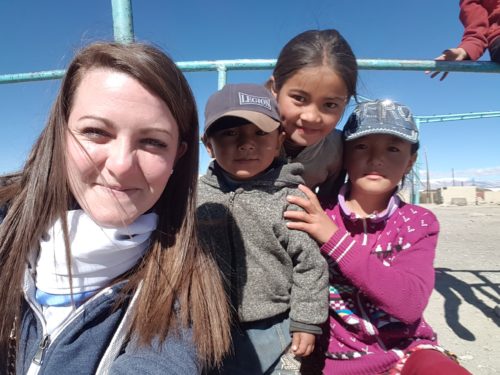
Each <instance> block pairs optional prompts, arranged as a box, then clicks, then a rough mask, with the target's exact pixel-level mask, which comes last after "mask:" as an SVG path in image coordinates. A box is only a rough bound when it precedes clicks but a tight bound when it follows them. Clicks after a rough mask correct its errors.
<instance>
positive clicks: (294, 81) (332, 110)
mask: <svg viewBox="0 0 500 375" xmlns="http://www.w3.org/2000/svg"><path fill="white" fill-rule="evenodd" d="M273 93H274V95H275V96H276V99H277V101H278V106H279V109H280V113H281V119H282V122H283V126H284V128H285V132H286V135H287V139H288V140H291V141H292V143H294V144H296V145H297V146H300V147H306V146H310V145H313V144H315V143H318V142H319V141H320V140H321V139H323V138H325V137H326V136H327V135H328V134H329V133H330V132H331V131H332V130H333V129H334V128H335V126H337V124H338V122H339V120H340V119H341V117H342V114H343V113H344V109H345V107H346V104H347V101H348V99H349V98H348V92H347V87H346V85H345V83H344V80H343V79H342V78H341V77H340V76H339V75H338V74H337V73H336V72H334V71H333V70H332V69H331V68H330V67H328V66H325V65H323V66H319V67H313V68H303V69H301V70H299V71H298V72H297V73H295V74H294V75H293V76H292V77H291V78H289V79H288V80H287V81H286V82H285V84H284V85H283V86H282V87H281V89H280V90H279V92H276V91H273Z"/></svg>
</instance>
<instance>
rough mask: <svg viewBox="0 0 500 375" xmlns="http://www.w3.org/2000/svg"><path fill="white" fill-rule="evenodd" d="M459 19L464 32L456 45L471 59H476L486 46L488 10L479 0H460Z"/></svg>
mask: <svg viewBox="0 0 500 375" xmlns="http://www.w3.org/2000/svg"><path fill="white" fill-rule="evenodd" d="M460 21H462V24H463V25H464V34H463V37H462V41H461V43H460V45H459V46H458V47H461V48H463V49H464V50H465V51H466V52H467V54H468V55H469V57H470V59H471V60H477V59H479V58H480V57H481V56H482V54H483V53H484V51H485V49H486V47H488V40H487V35H488V29H489V21H488V11H487V10H486V9H485V8H484V6H483V5H482V4H481V0H461V1H460Z"/></svg>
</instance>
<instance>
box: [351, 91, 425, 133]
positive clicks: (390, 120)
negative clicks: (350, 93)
mask: <svg viewBox="0 0 500 375" xmlns="http://www.w3.org/2000/svg"><path fill="white" fill-rule="evenodd" d="M370 134H390V135H394V136H396V137H399V138H401V139H404V140H405V141H408V142H410V143H418V128H417V125H416V124H415V120H414V119H413V116H412V114H411V111H410V109H409V108H408V107H407V106H405V105H403V104H400V103H395V102H393V101H391V100H373V101H368V102H363V103H360V104H358V106H357V107H356V109H355V110H354V112H353V113H352V114H351V116H350V117H349V119H348V120H347V122H346V124H345V125H344V129H343V135H344V140H346V141H351V140H353V139H356V138H360V137H363V136H365V135H370Z"/></svg>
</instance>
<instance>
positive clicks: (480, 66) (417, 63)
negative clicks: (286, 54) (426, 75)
mask: <svg viewBox="0 0 500 375" xmlns="http://www.w3.org/2000/svg"><path fill="white" fill-rule="evenodd" d="M113 2H124V0H113ZM125 2H127V3H130V0H127V1H125ZM131 18H132V15H131V14H130V24H131V22H132V20H131ZM117 25H118V22H117ZM130 27H132V26H131V25H130ZM126 34H127V35H128V36H124V35H123V34H121V32H116V31H115V37H116V38H117V40H118V38H120V39H121V40H124V41H125V42H127V41H128V42H130V41H133V39H134V37H133V30H132V29H131V28H130V29H129V30H128V31H127V32H126ZM275 64H276V60H275V59H239V60H213V61H183V62H178V63H177V66H178V67H179V68H180V69H181V70H183V71H185V72H203V71H220V70H221V67H222V66H224V67H225V69H226V70H271V69H273V68H274V65H275ZM358 66H359V68H360V69H366V70H415V71H419V70H446V71H450V72H452V71H453V72H474V73H500V64H496V63H493V62H488V61H442V62H441V61H434V60H363V59H359V60H358ZM46 74H48V76H50V72H38V73H19V74H5V75H0V84H1V83H10V82H25V81H30V80H33V81H37V80H40V78H34V79H29V78H28V77H29V76H32V75H33V76H37V75H40V76H44V75H46ZM13 76H16V77H20V78H21V80H16V81H12V80H11V77H13ZM56 78H61V77H60V76H54V77H53V78H43V79H56ZM16 79H19V78H16Z"/></svg>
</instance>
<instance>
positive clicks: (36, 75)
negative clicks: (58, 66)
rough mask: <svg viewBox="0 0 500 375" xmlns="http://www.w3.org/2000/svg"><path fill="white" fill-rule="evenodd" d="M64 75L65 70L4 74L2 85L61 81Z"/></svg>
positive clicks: (1, 80) (0, 78)
mask: <svg viewBox="0 0 500 375" xmlns="http://www.w3.org/2000/svg"><path fill="white" fill-rule="evenodd" d="M64 73H66V71H65V70H50V71H45V72H32V73H17V74H3V75H0V84H2V83H19V82H30V81H47V80H50V79H59V78H62V77H63V76H64Z"/></svg>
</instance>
